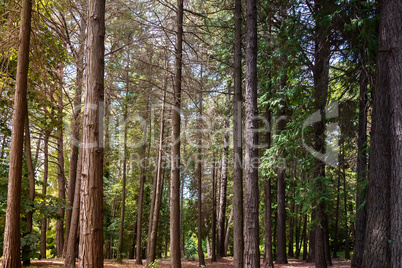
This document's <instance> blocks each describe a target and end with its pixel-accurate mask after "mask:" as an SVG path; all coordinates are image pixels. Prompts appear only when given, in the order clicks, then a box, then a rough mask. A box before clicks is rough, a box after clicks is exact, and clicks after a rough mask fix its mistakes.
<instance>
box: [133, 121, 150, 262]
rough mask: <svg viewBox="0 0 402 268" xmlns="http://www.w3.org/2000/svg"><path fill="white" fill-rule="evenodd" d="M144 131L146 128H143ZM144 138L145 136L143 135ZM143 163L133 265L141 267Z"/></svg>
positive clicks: (143, 158) (143, 166)
mask: <svg viewBox="0 0 402 268" xmlns="http://www.w3.org/2000/svg"><path fill="white" fill-rule="evenodd" d="M144 129H145V131H146V127H145V128H144ZM144 135H145V137H146V136H147V135H146V134H144ZM141 150H142V153H141V157H142V161H145V152H146V146H145V144H143V146H142V149H141ZM144 163H145V162H142V165H141V178H140V193H139V199H138V214H137V246H136V256H135V263H136V264H141V265H142V254H141V251H142V246H141V237H142V236H141V229H142V228H141V227H142V214H143V205H144V184H145V164H144Z"/></svg>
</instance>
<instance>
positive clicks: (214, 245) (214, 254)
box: [211, 151, 243, 262]
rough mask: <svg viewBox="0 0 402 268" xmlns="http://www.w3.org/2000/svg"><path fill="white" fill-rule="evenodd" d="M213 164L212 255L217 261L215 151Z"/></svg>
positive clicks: (213, 259) (212, 259)
mask: <svg viewBox="0 0 402 268" xmlns="http://www.w3.org/2000/svg"><path fill="white" fill-rule="evenodd" d="M212 158H213V161H212V163H213V166H212V256H211V262H216V190H217V189H216V188H217V187H216V186H217V185H216V167H215V151H214V152H213V156H212ZM242 236H243V234H242Z"/></svg>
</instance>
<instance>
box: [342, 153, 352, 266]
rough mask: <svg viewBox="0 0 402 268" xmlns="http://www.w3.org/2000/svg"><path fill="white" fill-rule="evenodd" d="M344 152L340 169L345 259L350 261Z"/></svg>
mask: <svg viewBox="0 0 402 268" xmlns="http://www.w3.org/2000/svg"><path fill="white" fill-rule="evenodd" d="M344 153H345V152H344V151H343V152H342V168H343V174H342V175H343V198H344V200H343V202H344V211H345V215H344V216H345V226H344V228H345V259H347V260H349V259H350V249H349V227H348V191H347V189H346V186H347V185H346V174H345V163H344V162H345V159H344V158H345V156H344Z"/></svg>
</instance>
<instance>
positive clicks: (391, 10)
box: [380, 0, 402, 267]
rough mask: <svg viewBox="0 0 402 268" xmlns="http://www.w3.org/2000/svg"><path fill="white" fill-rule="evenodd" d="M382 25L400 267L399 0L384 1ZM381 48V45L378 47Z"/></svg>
mask: <svg viewBox="0 0 402 268" xmlns="http://www.w3.org/2000/svg"><path fill="white" fill-rule="evenodd" d="M383 13H385V16H386V17H385V16H384V17H382V25H384V28H385V29H384V30H385V31H387V37H386V38H387V39H388V38H389V39H388V40H389V43H388V47H389V48H391V53H389V54H388V56H389V58H388V59H389V60H390V62H391V63H392V65H391V66H392V67H391V69H390V74H389V76H390V88H391V92H390V94H391V96H392V98H391V111H392V113H391V114H392V119H391V153H392V162H391V265H392V267H402V166H401V163H402V103H401V102H402V85H401V73H402V66H401V65H402V33H401V32H402V25H401V23H400V18H401V17H402V3H401V1H396V0H389V1H384V9H383ZM380 48H382V47H380Z"/></svg>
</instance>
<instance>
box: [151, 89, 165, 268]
mask: <svg viewBox="0 0 402 268" xmlns="http://www.w3.org/2000/svg"><path fill="white" fill-rule="evenodd" d="M165 82H167V81H165ZM165 102H166V89H165V91H164V93H163V101H162V109H161V119H160V120H161V121H160V129H159V144H158V158H157V161H158V162H157V167H156V168H157V171H156V183H155V187H154V191H155V205H154V208H153V210H151V213H152V214H153V216H152V220H151V221H150V224H151V225H150V229H151V232H150V235H149V237H148V241H149V248H148V254H147V265H149V264H151V263H153V262H154V261H155V256H156V239H157V234H158V224H159V216H160V208H161V203H162V193H163V175H164V169H162V150H163V134H164V132H165Z"/></svg>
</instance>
